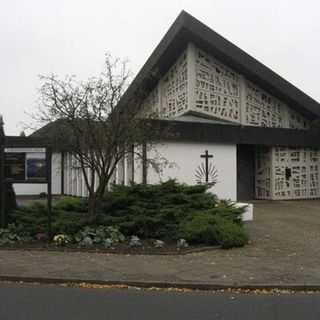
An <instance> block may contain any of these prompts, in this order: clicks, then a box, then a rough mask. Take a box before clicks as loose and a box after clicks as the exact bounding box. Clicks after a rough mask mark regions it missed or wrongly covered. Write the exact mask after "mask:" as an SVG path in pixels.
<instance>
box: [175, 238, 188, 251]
mask: <svg viewBox="0 0 320 320" xmlns="http://www.w3.org/2000/svg"><path fill="white" fill-rule="evenodd" d="M177 247H178V249H181V248H187V247H189V244H188V242H187V240H185V239H179V240H178V241H177Z"/></svg>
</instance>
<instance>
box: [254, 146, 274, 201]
mask: <svg viewBox="0 0 320 320" xmlns="http://www.w3.org/2000/svg"><path fill="white" fill-rule="evenodd" d="M271 156H272V154H271V148H269V147H257V150H256V161H255V163H256V174H255V179H256V181H255V185H256V198H257V199H270V198H271V196H272V195H271V164H272V161H271V160H272V157H271Z"/></svg>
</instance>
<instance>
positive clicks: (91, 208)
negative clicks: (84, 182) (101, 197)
mask: <svg viewBox="0 0 320 320" xmlns="http://www.w3.org/2000/svg"><path fill="white" fill-rule="evenodd" d="M96 208H97V197H96V195H95V194H94V193H93V194H92V193H90V194H89V198H88V215H89V217H90V218H91V219H94V218H95V216H96Z"/></svg>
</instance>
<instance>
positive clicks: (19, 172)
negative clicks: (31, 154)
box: [4, 152, 26, 181]
mask: <svg viewBox="0 0 320 320" xmlns="http://www.w3.org/2000/svg"><path fill="white" fill-rule="evenodd" d="M4 159H5V160H4V163H5V167H4V170H5V177H6V179H7V180H12V181H14V180H25V179H26V155H25V153H20V152H12V153H5V154H4Z"/></svg>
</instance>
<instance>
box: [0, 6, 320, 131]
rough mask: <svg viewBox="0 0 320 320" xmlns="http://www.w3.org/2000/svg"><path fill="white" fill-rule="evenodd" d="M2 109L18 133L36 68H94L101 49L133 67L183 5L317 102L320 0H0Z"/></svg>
mask: <svg viewBox="0 0 320 320" xmlns="http://www.w3.org/2000/svg"><path fill="white" fill-rule="evenodd" d="M0 4H1V6H0V8H1V11H0V49H1V50H0V58H1V59H0V83H1V89H0V113H2V114H3V116H4V120H5V129H6V133H7V134H19V132H20V131H21V130H22V128H23V125H22V124H21V122H23V121H28V120H29V118H28V116H26V114H25V111H29V112H30V111H32V109H34V108H35V105H36V99H37V88H38V87H39V81H38V75H39V74H48V73H55V74H58V75H61V76H64V75H65V74H76V75H77V76H78V77H79V78H80V79H84V78H86V77H88V76H93V75H96V74H98V73H99V72H100V70H101V68H102V66H103V60H104V53H105V52H106V51H108V52H110V53H111V54H112V55H114V56H119V57H122V58H128V59H129V60H130V68H131V70H132V71H133V72H134V73H136V72H137V71H138V70H139V68H140V67H141V66H142V65H143V63H144V62H145V61H146V59H147V58H148V56H149V55H150V54H151V52H152V50H153V49H154V48H155V46H156V45H157V44H158V42H159V41H160V39H161V38H162V36H163V35H164V33H165V32H166V31H167V29H168V28H169V26H170V25H171V23H172V22H173V21H174V19H175V18H176V16H177V15H178V14H179V12H180V11H181V10H182V9H184V10H186V11H187V12H189V13H190V14H192V15H194V16H195V17H196V18H197V19H199V20H200V21H202V22H204V23H205V24H207V25H208V26H209V27H210V28H212V29H213V30H215V31H216V32H218V33H220V34H221V35H222V36H224V37H226V38H227V39H228V40H230V41H232V42H233V43H235V44H236V45H238V46H239V47H240V48H242V49H243V50H245V51H246V52H248V53H249V54H251V55H253V56H254V57H255V58H257V59H258V60H260V61H261V62H263V63H264V64H266V65H267V66H268V67H270V68H271V69H273V70H274V71H276V72H277V73H279V74H280V75H281V76H283V77H284V78H286V79H287V80H288V81H290V82H292V83H293V84H294V85H296V86H297V87H298V88H300V89H301V90H303V91H304V92H305V93H307V94H309V95H310V96H311V97H313V98H314V99H316V100H318V101H320V81H319V73H320V58H319V56H320V36H319V35H320V19H319V12H320V2H319V0H305V1H301V0H268V1H261V0H241V1H239V0H229V1H227V0H219V1H217V0H198V1H196V0H193V1H188V0H185V1H182V0H181V1H174V0H170V1H169V0H161V1H150V0H135V1H132V0H131V1H130V0H128V1H123V0H117V1H114V0H101V1H100V0H90V1H86V0H54V1H52V0H1V1H0Z"/></svg>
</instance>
